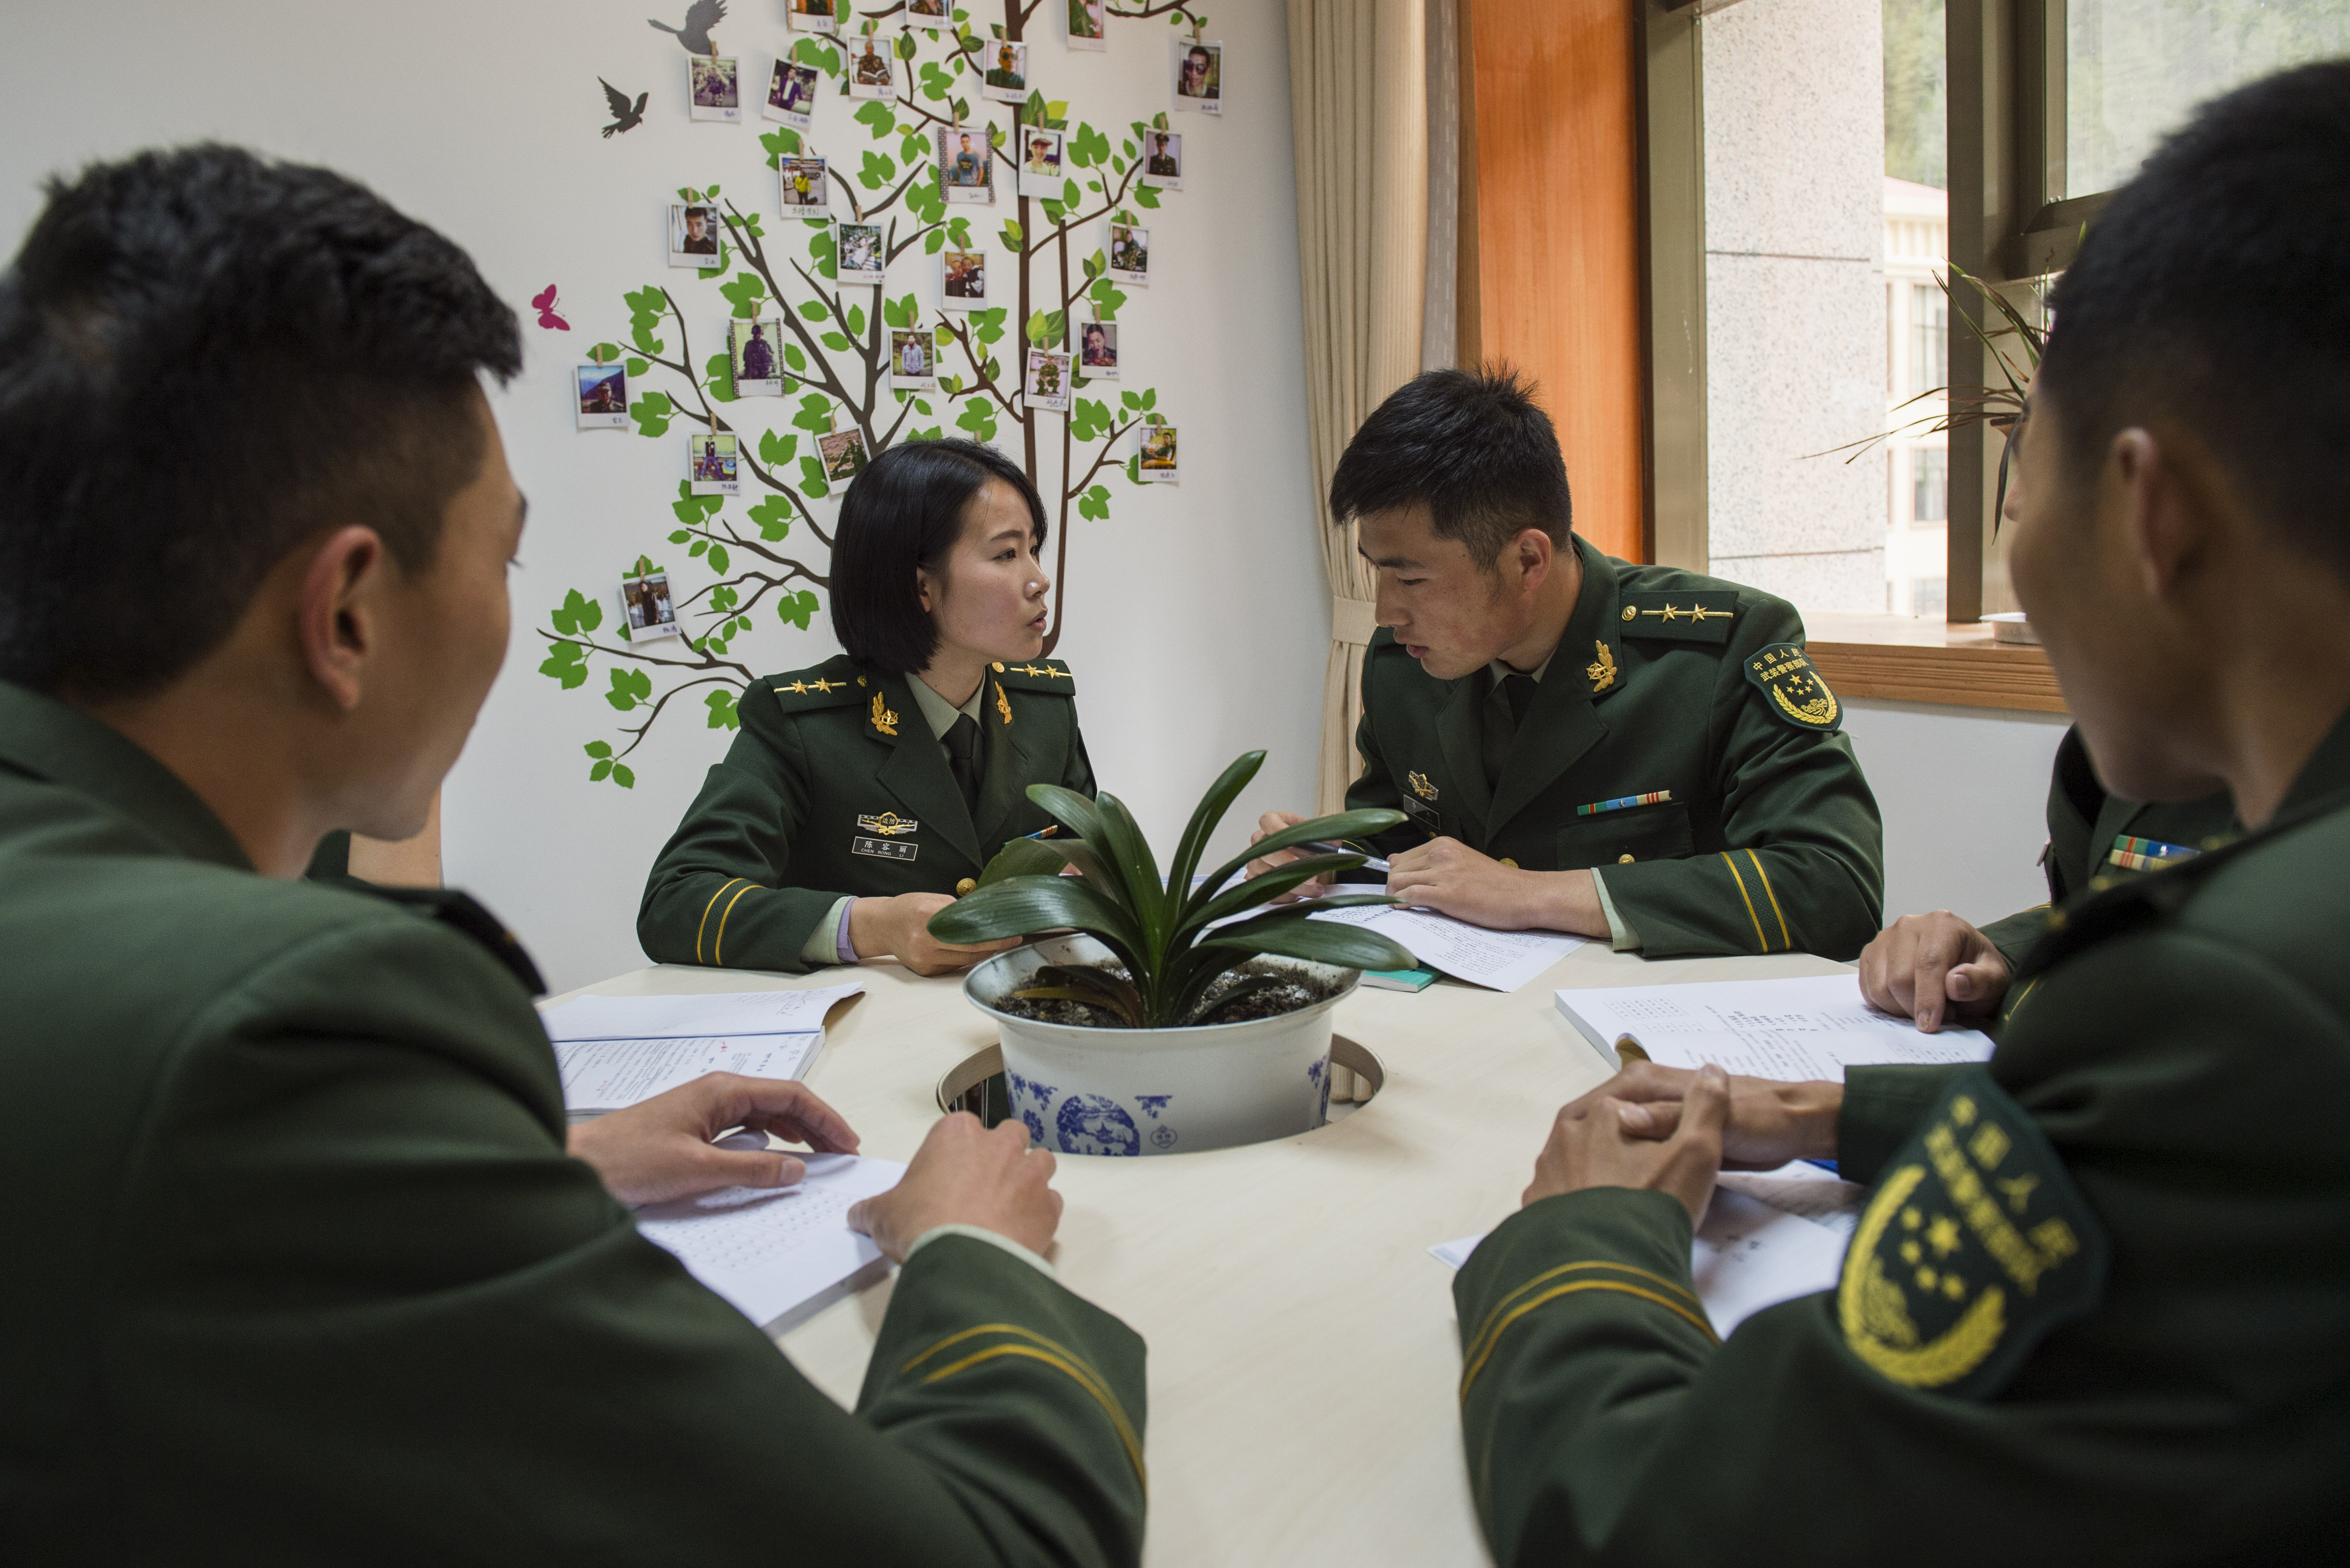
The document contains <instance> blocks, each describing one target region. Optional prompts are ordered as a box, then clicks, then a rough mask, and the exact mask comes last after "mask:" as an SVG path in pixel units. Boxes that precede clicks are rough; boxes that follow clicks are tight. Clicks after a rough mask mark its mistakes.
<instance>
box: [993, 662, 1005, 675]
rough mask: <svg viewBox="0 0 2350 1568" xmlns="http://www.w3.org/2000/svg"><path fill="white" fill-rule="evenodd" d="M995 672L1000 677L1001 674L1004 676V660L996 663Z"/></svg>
mask: <svg viewBox="0 0 2350 1568" xmlns="http://www.w3.org/2000/svg"><path fill="white" fill-rule="evenodd" d="M995 672H996V673H997V674H998V675H1001V674H1003V660H1002V659H997V660H996V661H995Z"/></svg>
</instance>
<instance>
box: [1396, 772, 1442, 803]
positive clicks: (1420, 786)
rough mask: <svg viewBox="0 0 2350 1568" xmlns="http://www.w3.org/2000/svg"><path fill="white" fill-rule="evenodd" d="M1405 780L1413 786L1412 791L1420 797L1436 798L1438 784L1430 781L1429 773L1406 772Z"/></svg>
mask: <svg viewBox="0 0 2350 1568" xmlns="http://www.w3.org/2000/svg"><path fill="white" fill-rule="evenodd" d="M1403 782H1404V783H1406V784H1409V785H1410V786H1411V793H1412V794H1416V795H1418V796H1419V798H1420V799H1422V800H1434V799H1435V798H1436V786H1435V785H1434V784H1430V783H1429V782H1428V775H1427V774H1423V773H1410V774H1405V775H1404V781H1403Z"/></svg>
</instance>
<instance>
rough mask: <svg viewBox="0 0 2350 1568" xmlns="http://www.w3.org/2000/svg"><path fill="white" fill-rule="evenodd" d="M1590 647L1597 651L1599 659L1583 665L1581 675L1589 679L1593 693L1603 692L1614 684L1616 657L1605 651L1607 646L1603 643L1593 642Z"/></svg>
mask: <svg viewBox="0 0 2350 1568" xmlns="http://www.w3.org/2000/svg"><path fill="white" fill-rule="evenodd" d="M1591 646H1592V647H1594V648H1596V649H1598V650H1599V658H1598V659H1596V661H1594V662H1593V663H1590V664H1586V665H1585V666H1584V667H1583V673H1584V674H1586V675H1587V676H1589V677H1590V678H1591V690H1592V691H1595V692H1596V691H1607V689H1608V688H1609V687H1610V686H1613V685H1615V684H1616V656H1615V655H1614V654H1612V653H1610V652H1608V651H1607V644H1606V643H1604V642H1597V641H1595V642H1593V643H1592V645H1591Z"/></svg>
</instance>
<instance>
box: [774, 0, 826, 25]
mask: <svg viewBox="0 0 2350 1568" xmlns="http://www.w3.org/2000/svg"><path fill="white" fill-rule="evenodd" d="M784 18H785V21H787V22H789V23H790V24H791V26H792V31H793V32H795V33H837V32H839V31H840V24H839V23H838V22H837V21H835V20H834V19H833V15H832V0H791V3H790V4H789V5H787V6H785V9H784Z"/></svg>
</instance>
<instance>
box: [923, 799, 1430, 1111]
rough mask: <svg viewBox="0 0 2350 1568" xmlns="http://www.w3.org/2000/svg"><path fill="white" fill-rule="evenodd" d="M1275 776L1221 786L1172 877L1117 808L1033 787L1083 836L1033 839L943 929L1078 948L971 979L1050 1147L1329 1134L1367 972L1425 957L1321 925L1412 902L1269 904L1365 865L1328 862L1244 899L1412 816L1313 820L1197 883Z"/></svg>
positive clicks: (987, 966) (1027, 956)
mask: <svg viewBox="0 0 2350 1568" xmlns="http://www.w3.org/2000/svg"><path fill="white" fill-rule="evenodd" d="M1263 762H1264V753H1263V752H1250V753H1245V754H1244V755H1243V756H1242V757H1241V758H1240V759H1239V760H1238V761H1236V762H1234V763H1232V766H1230V767H1228V768H1226V769H1225V770H1224V772H1223V774H1222V777H1220V778H1218V779H1217V780H1216V782H1215V783H1214V784H1212V785H1211V786H1210V788H1209V790H1208V793H1207V794H1206V796H1205V797H1204V798H1203V799H1201V802H1200V805H1199V809H1198V810H1196V811H1194V812H1193V813H1192V814H1191V823H1190V825H1189V826H1186V827H1185V828H1184V830H1183V837H1182V841H1181V842H1180V844H1179V845H1177V846H1176V849H1175V857H1174V859H1173V861H1172V862H1170V864H1169V866H1168V867H1167V869H1166V874H1165V875H1164V876H1163V877H1162V876H1161V874H1160V871H1159V862H1158V860H1157V858H1156V857H1154V856H1153V855H1152V854H1151V852H1150V846H1149V844H1148V843H1147V842H1145V841H1144V839H1143V836H1142V831H1141V829H1140V828H1139V827H1138V826H1136V825H1135V821H1134V816H1133V814H1132V813H1130V812H1128V810H1127V809H1126V807H1125V806H1124V805H1122V804H1120V803H1119V801H1118V797H1117V796H1115V795H1110V794H1105V795H1103V796H1102V797H1101V798H1100V799H1099V800H1098V801H1089V800H1087V799H1086V797H1085V796H1083V795H1081V794H1076V793H1075V792H1074V791H1071V790H1066V789H1063V788H1060V787H1059V786H1058V785H1055V784H1031V785H1030V786H1029V788H1028V795H1029V798H1030V799H1032V800H1034V801H1035V802H1036V804H1037V805H1041V806H1043V807H1044V808H1045V811H1046V812H1048V813H1049V814H1051V815H1052V816H1053V817H1054V818H1055V820H1056V821H1057V822H1058V823H1059V824H1060V826H1061V827H1062V828H1063V829H1064V830H1065V832H1066V836H1063V837H1058V838H1045V839H1035V838H1022V839H1014V841H1013V842H1012V843H1011V844H1009V845H1006V846H1004V849H1003V853H1002V854H1000V855H998V856H997V857H995V859H994V860H993V861H992V862H991V863H990V864H989V866H988V867H987V870H986V872H985V874H984V875H983V877H982V878H981V885H980V886H979V887H978V888H976V889H974V890H973V891H972V892H971V893H970V894H968V895H966V896H965V897H963V898H960V899H958V900H956V901H955V903H953V904H952V905H951V906H950V907H948V908H947V909H941V910H940V911H939V912H938V913H937V914H936V915H934V916H932V917H931V934H932V935H933V936H936V937H938V938H939V939H940V940H942V941H950V942H982V941H993V940H1001V939H1003V938H1004V937H1023V936H1030V935H1033V934H1035V933H1036V932H1039V931H1069V932H1073V933H1075V934H1073V935H1068V936H1056V937H1051V938H1046V939H1045V940H1039V941H1035V942H1032V943H1030V944H1029V945H1027V946H1025V947H1022V948H1016V949H1014V950H1011V951H1009V952H1003V953H998V954H996V955H995V956H994V957H993V958H991V959H989V960H987V961H985V962H983V963H982V964H980V965H979V966H978V967H977V968H975V969H974V970H972V972H971V975H970V977H969V978H968V979H967V980H965V981H964V982H963V993H964V994H965V995H966V996H968V997H970V998H971V1000H972V1003H973V1004H974V1005H976V1006H978V1007H979V1008H980V1009H982V1010H983V1012H988V1013H989V1014H991V1015H992V1016H993V1018H994V1019H995V1022H996V1027H997V1031H998V1033H999V1035H1000V1037H1001V1039H1002V1042H1003V1075H1004V1083H1005V1085H1006V1087H1007V1088H1008V1089H1009V1090H1010V1094H1011V1102H1012V1106H1013V1109H1014V1112H1015V1113H1016V1114H1017V1115H1018V1116H1020V1117H1021V1118H1022V1119H1023V1120H1024V1121H1025V1122H1026V1123H1027V1124H1028V1129H1029V1132H1030V1135H1031V1136H1032V1137H1035V1139H1036V1140H1037V1141H1038V1142H1039V1143H1041V1144H1043V1145H1045V1147H1048V1148H1055V1149H1058V1150H1060V1151H1061V1152H1064V1153H1068V1154H1119V1155H1139V1154H1170V1153H1176V1152H1180V1151H1187V1150H1192V1149H1201V1148H1221V1147H1225V1146H1227V1145H1230V1144H1236V1143H1251V1142H1256V1141H1259V1140H1262V1139H1264V1138H1270V1137H1287V1136H1289V1135H1292V1134H1295V1133H1300V1132H1305V1131H1307V1130H1309V1129H1311V1128H1313V1127H1318V1126H1320V1125H1321V1122H1322V1119H1323V1116H1324V1115H1325V1113H1326V1110H1327V1108H1328V1106H1329V1096H1330V1077H1329V1060H1330V1012H1331V1010H1332V1009H1333V1008H1335V1007H1336V1006H1337V1004H1338V1002H1340V1001H1341V1000H1342V999H1344V998H1345V997H1346V995H1347V993H1348V992H1351V991H1353V990H1354V988H1355V984H1356V982H1357V981H1358V980H1359V979H1360V978H1361V975H1362V971H1364V970H1366V969H1406V968H1409V967H1410V965H1411V963H1412V961H1413V960H1412V957H1411V954H1410V953H1409V952H1408V951H1406V950H1404V949H1403V948H1401V947H1399V946H1398V945H1397V944H1396V943H1395V942H1393V941H1390V940H1388V939H1387V938H1386V937H1383V936H1380V935H1378V933H1377V932H1375V931H1368V930H1365V929H1361V928H1360V927H1357V926H1347V925H1340V924H1337V923H1335V922H1332V921H1326V920H1314V919H1308V917H1309V916H1311V915H1313V914H1314V913H1315V911H1317V910H1321V909H1347V908H1349V907H1352V906H1355V905H1360V904H1389V903H1393V902H1395V900H1394V899H1392V898H1388V896H1387V895H1385V894H1383V893H1353V894H1341V895H1338V896H1336V897H1333V898H1313V899H1305V900H1301V901H1299V902H1296V903H1291V904H1284V905H1282V906H1280V907H1279V908H1277V909H1267V908H1265V906H1266V905H1268V904H1269V903H1270V902H1271V901H1272V900H1273V899H1274V898H1279V897H1280V896H1281V895H1282V894H1284V893H1287V892H1289V891H1291V890H1293V889H1295V888H1297V887H1299V886H1300V885H1301V884H1303V883H1305V882H1307V881H1310V880H1312V879H1313V878H1314V877H1319V876H1324V875H1326V874H1329V873H1332V872H1337V871H1346V870H1352V869H1353V868H1354V867H1357V866H1360V865H1361V864H1362V863H1363V862H1364V860H1365V859H1366V858H1367V857H1365V856H1362V855H1358V854H1351V853H1347V854H1315V855H1308V856H1305V857H1300V858H1299V859H1296V860H1294V861H1291V862H1289V863H1288V864H1286V865H1284V866H1282V867H1278V868H1276V869H1274V870H1273V871H1269V872H1267V873H1266V874H1265V875H1263V876H1262V877H1256V878H1254V879H1253V880H1250V881H1244V882H1240V883H1236V884H1234V885H1232V886H1231V887H1226V886H1225V884H1226V883H1228V882H1231V881H1232V877H1233V875H1234V874H1235V873H1237V872H1239V871H1240V870H1241V869H1242V868H1243V867H1244V866H1246V865H1247V863H1248V862H1249V860H1250V859H1252V858H1253V857H1257V856H1262V855H1269V854H1272V853H1274V852H1275V851H1278V850H1283V849H1290V848H1295V847H1297V846H1301V845H1311V844H1315V843H1317V842H1325V841H1336V840H1343V839H1347V838H1351V837H1357V836H1362V835H1366V834H1372V833H1378V832H1380V831H1381V830H1383V829H1386V828H1388V827H1392V826H1396V825H1397V824H1398V823H1400V822H1401V821H1402V820H1403V816H1402V815H1401V814H1400V813H1399V812H1393V811H1347V812H1339V813H1337V814H1336V815H1330V816H1322V817H1316V818H1315V819H1314V820H1313V821H1311V822H1302V823H1299V824H1298V825H1297V826H1294V827H1289V828H1284V830H1282V831H1281V832H1279V833H1275V834H1271V835H1268V836H1266V837H1265V838H1264V839H1263V840H1262V841H1261V842H1259V843H1258V844H1256V845H1254V846H1252V847H1251V848H1249V849H1248V850H1246V851H1244V852H1243V853H1242V854H1241V855H1239V856H1236V857H1233V858H1232V859H1231V860H1229V861H1226V862H1225V863H1224V864H1223V865H1222V866H1220V867H1217V868H1215V869H1214V870H1212V871H1211V872H1209V873H1208V874H1207V875H1206V876H1205V877H1199V878H1197V882H1198V885H1197V886H1196V887H1195V886H1193V883H1194V880H1195V878H1194V876H1193V873H1194V871H1195V869H1196V868H1197V867H1198V866H1199V863H1200V857H1201V854H1202V853H1203V852H1204V851H1205V850H1206V848H1207V843H1208V837H1209V836H1210V835H1211V834H1212V833H1213V832H1214V831H1215V828H1216V825H1217V824H1218V823H1219V822H1221V821H1222V819H1223V815H1224V813H1225V811H1226V810H1228V809H1229V808H1230V807H1231V805H1232V801H1233V800H1234V799H1235V798H1236V797H1237V796H1238V795H1239V794H1240V792H1241V790H1242V789H1243V787H1244V786H1245V785H1246V784H1248V782H1249V780H1250V779H1252V778H1253V777H1254V776H1255V775H1256V771H1257V769H1258V768H1259V767H1260V766H1262V765H1263ZM1069 872H1074V873H1075V875H1068V874H1067V873H1069Z"/></svg>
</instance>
